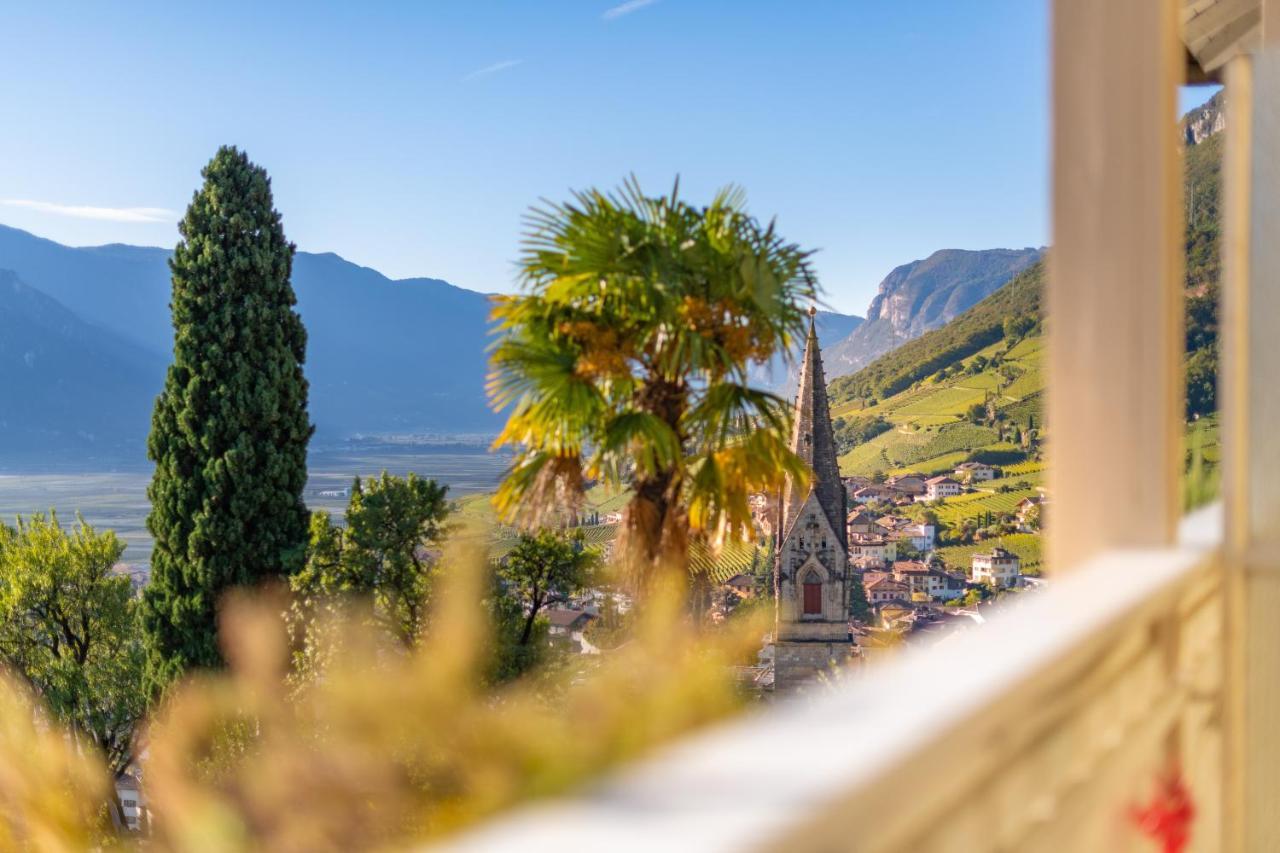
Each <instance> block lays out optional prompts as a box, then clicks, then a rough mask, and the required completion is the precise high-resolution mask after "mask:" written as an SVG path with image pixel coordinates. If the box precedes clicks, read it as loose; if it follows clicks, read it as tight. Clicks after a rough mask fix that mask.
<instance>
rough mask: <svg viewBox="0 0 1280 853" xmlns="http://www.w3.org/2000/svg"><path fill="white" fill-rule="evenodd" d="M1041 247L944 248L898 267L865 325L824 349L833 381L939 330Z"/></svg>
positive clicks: (1034, 257) (1022, 266) (1035, 258)
mask: <svg viewBox="0 0 1280 853" xmlns="http://www.w3.org/2000/svg"><path fill="white" fill-rule="evenodd" d="M1043 254H1044V250H1043V249H1036V248H1026V249H986V250H979V251H970V250H965V249H942V250H939V251H937V252H934V253H933V254H932V255H930V256H929V257H927V258H924V259H921V260H917V261H912V262H911V263H908V264H903V265H902V266H900V267H896V268H895V269H894V270H893V271H891V272H890V273H889V274H888V275H887V276H885V278H884V281H882V282H881V283H880V288H879V292H878V293H877V294H876V296H875V298H874V299H872V300H871V305H870V307H868V308H867V318H866V321H865V322H864V323H862V324H861V325H859V326H858V328H856V329H854V330H853V332H852V333H851V334H850V335H849V336H848V337H847V338H846V339H844V340H843V341H840V342H839V343H837V344H835V345H834V346H830V347H827V348H825V349H824V350H823V362H824V365H825V366H826V368H827V372H828V376H829V377H831V378H834V377H837V376H843V375H846V374H849V373H854V372H856V371H858V370H860V369H861V368H863V367H865V366H867V365H868V364H870V363H871V362H873V361H875V360H876V359H877V358H879V357H880V356H882V355H884V354H885V353H888V352H890V351H892V350H893V349H895V348H897V347H899V346H901V345H902V344H904V343H906V342H907V341H910V340H912V339H914V338H917V337H919V336H920V335H922V334H924V333H925V332H927V331H930V330H932V329H937V328H940V327H941V326H943V325H945V324H946V323H948V322H950V321H951V320H953V319H954V318H956V317H958V316H959V315H961V314H963V313H964V312H965V311H967V310H969V309H970V308H971V307H973V306H974V305H976V304H977V303H978V302H981V301H982V300H983V299H985V298H986V297H987V296H990V295H991V294H992V293H994V292H995V291H996V290H997V289H999V288H1000V287H1001V286H1002V285H1004V284H1005V283H1006V282H1008V281H1009V280H1010V279H1011V278H1013V277H1014V276H1015V275H1017V274H1018V273H1020V272H1022V271H1023V270H1024V269H1026V268H1027V267H1029V266H1031V265H1032V264H1034V263H1035V262H1036V261H1038V260H1039V259H1040V257H1041V256H1042V255H1043Z"/></svg>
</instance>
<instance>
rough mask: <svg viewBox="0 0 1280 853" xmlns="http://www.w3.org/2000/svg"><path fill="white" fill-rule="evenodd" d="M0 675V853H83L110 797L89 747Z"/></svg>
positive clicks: (104, 776) (100, 766)
mask: <svg viewBox="0 0 1280 853" xmlns="http://www.w3.org/2000/svg"><path fill="white" fill-rule="evenodd" d="M79 746H86V747H87V748H78V745H77V743H76V741H75V739H74V738H73V737H72V736H71V734H70V733H69V732H67V731H66V730H64V729H63V728H62V727H61V726H59V725H58V724H57V723H56V722H54V721H53V720H52V719H50V718H49V716H48V714H47V713H46V712H45V710H44V708H43V707H42V706H41V705H40V704H39V703H38V702H36V701H34V700H33V698H32V697H31V695H30V694H29V693H28V692H27V690H26V688H25V687H23V686H22V685H21V684H19V683H18V682H17V681H15V680H13V679H11V678H9V677H8V676H6V675H4V673H3V672H0V850H34V851H41V853H45V851H47V853H62V851H67V853H70V851H77V850H88V849H90V848H91V847H92V845H93V843H94V840H95V836H96V835H97V831H98V829H99V826H100V821H101V819H102V816H103V812H102V806H103V804H104V803H106V801H107V797H108V795H109V791H110V783H109V781H108V780H109V778H110V777H109V776H108V774H107V771H106V767H105V766H104V765H103V764H102V762H101V761H100V760H99V756H98V754H97V753H96V752H95V751H94V750H93V748H92V747H91V746H87V745H85V744H83V743H81V744H80V745H79Z"/></svg>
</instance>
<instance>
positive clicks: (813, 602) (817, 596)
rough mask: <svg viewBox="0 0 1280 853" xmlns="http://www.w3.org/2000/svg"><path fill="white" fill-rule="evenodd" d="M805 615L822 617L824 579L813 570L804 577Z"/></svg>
mask: <svg viewBox="0 0 1280 853" xmlns="http://www.w3.org/2000/svg"><path fill="white" fill-rule="evenodd" d="M804 615H805V616H821V615H822V579H821V578H819V577H818V573H817V572H815V571H812V570H811V571H810V572H809V573H808V574H807V575H805V576H804Z"/></svg>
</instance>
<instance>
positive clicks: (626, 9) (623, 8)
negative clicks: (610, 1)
mask: <svg viewBox="0 0 1280 853" xmlns="http://www.w3.org/2000/svg"><path fill="white" fill-rule="evenodd" d="M657 2H658V0H627V2H625V3H619V4H618V5H617V6H614V7H613V8H612V9H606V10H605V11H604V14H603V15H601V16H600V17H601V18H604V19H605V20H606V21H612V20H613V19H614V18H621V17H622V16H623V15H630V14H631V13H632V12H639V11H640V10H641V9H643V8H644V7H645V6H652V5H653V4H654V3H657Z"/></svg>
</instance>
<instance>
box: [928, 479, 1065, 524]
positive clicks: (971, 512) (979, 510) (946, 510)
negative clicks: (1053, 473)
mask: <svg viewBox="0 0 1280 853" xmlns="http://www.w3.org/2000/svg"><path fill="white" fill-rule="evenodd" d="M1038 494H1040V492H1039V491H1038V490H1037V489H1035V488H1034V487H1032V488H1026V489H1016V490H1014V491H1011V492H1002V493H993V492H968V493H966V494H963V495H958V496H956V497H954V498H947V499H946V500H945V501H944V502H943V503H942V506H939V507H937V508H936V509H935V510H934V511H935V512H936V513H938V520H939V521H941V522H943V523H944V524H949V525H958V524H960V523H961V522H962V521H964V520H965V519H967V518H977V517H979V516H983V515H985V514H986V513H988V512H990V513H991V514H992V515H1000V514H1001V513H1008V512H1014V511H1016V510H1017V508H1018V504H1019V503H1020V502H1021V501H1022V499H1023V498H1030V497H1035V496H1036V495H1038Z"/></svg>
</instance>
